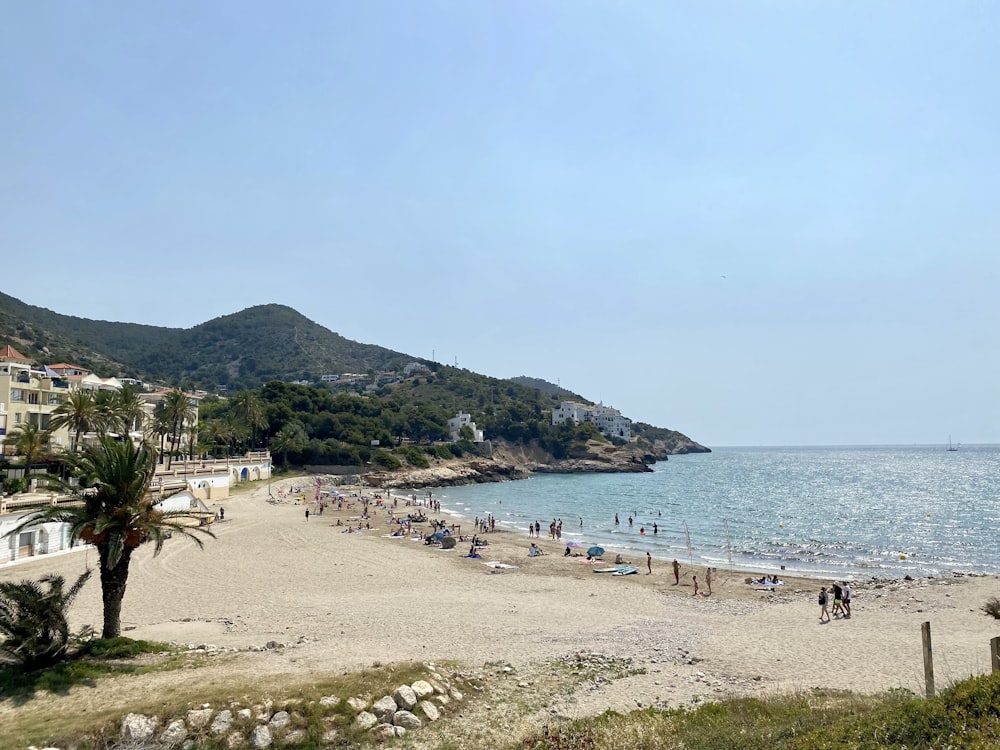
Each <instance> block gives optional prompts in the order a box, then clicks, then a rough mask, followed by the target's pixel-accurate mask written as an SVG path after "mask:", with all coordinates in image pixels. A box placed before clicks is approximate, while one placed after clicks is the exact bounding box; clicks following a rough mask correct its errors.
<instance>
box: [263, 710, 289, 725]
mask: <svg viewBox="0 0 1000 750" xmlns="http://www.w3.org/2000/svg"><path fill="white" fill-rule="evenodd" d="M291 721H292V717H291V716H289V714H288V711H278V713H276V714H275V715H274V716H272V717H271V720H270V721H269V722H268V724H270V725H271V728H272V729H281V728H282V727H287V726H288V725H289V723H290V722H291Z"/></svg>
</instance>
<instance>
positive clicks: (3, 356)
mask: <svg viewBox="0 0 1000 750" xmlns="http://www.w3.org/2000/svg"><path fill="white" fill-rule="evenodd" d="M0 361H2V362H26V363H27V364H31V360H30V359H28V358H27V357H25V356H24V355H23V354H21V352H19V351H18V350H17V349H15V348H14V347H13V346H11V345H10V344H7V346H5V347H4V348H3V349H0Z"/></svg>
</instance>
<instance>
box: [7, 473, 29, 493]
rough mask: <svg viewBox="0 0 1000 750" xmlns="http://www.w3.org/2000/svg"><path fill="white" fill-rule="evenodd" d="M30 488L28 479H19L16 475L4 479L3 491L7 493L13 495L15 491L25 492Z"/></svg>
mask: <svg viewBox="0 0 1000 750" xmlns="http://www.w3.org/2000/svg"><path fill="white" fill-rule="evenodd" d="M26 489H28V480H27V479H17V478H16V477H11V478H10V479H4V480H3V493H4V494H5V495H13V494H14V493H15V492H24V491H25V490H26Z"/></svg>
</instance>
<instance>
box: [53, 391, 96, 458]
mask: <svg viewBox="0 0 1000 750" xmlns="http://www.w3.org/2000/svg"><path fill="white" fill-rule="evenodd" d="M49 426H50V427H51V429H53V430H58V429H61V428H63V427H67V428H69V431H70V432H71V433H72V434H73V442H72V444H71V445H70V450H72V451H76V450H79V446H80V438H81V437H82V436H83V435H84V434H85V433H88V432H94V431H95V430H96V429H97V409H96V406H95V404H94V393H93V391H85V390H83V389H77V390H74V391H70V393H69V395H68V396H67V397H66V400H65V401H63V402H62V403H61V404H59V406H57V407H56V409H55V411H53V412H52V420H51V421H50V422H49Z"/></svg>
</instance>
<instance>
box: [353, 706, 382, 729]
mask: <svg viewBox="0 0 1000 750" xmlns="http://www.w3.org/2000/svg"><path fill="white" fill-rule="evenodd" d="M376 724H378V717H377V716H376V715H375V714H372V713H369V712H368V711H362V712H361V713H359V714H358V715H357V716H355V717H354V726H355V727H356V728H358V729H360V730H361V731H362V732H363V731H365V730H367V729H371V728H372V727H373V726H375V725H376Z"/></svg>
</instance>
